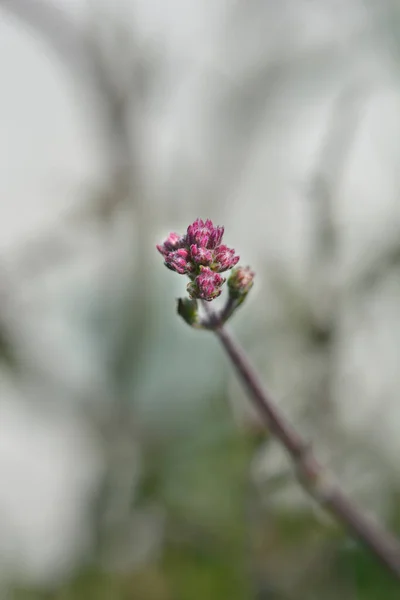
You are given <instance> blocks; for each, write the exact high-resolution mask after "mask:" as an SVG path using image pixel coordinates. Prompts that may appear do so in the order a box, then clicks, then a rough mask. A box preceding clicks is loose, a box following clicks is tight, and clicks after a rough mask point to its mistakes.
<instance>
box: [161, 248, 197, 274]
mask: <svg viewBox="0 0 400 600" xmlns="http://www.w3.org/2000/svg"><path fill="white" fill-rule="evenodd" d="M189 259H190V256H189V252H188V251H187V250H186V249H185V248H179V249H178V250H174V251H173V252H168V253H167V254H166V255H165V265H166V266H167V267H168V268H169V269H171V271H176V273H179V274H180V275H185V274H188V273H191V272H192V271H193V265H192V263H191V262H190V260H189Z"/></svg>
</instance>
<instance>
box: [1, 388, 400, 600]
mask: <svg viewBox="0 0 400 600" xmlns="http://www.w3.org/2000/svg"><path fill="white" fill-rule="evenodd" d="M259 444H260V436H259V433H258V432H257V433H256V434H255V435H254V434H253V433H252V432H246V431H239V430H238V428H237V427H236V426H235V424H234V423H233V421H232V419H231V416H230V407H229V406H228V405H227V403H226V399H225V398H224V397H219V398H218V397H217V398H215V397H212V398H210V399H209V401H208V402H206V403H205V407H204V411H203V415H202V416H200V417H199V421H198V424H197V426H196V427H195V428H194V429H191V430H190V431H188V432H186V434H185V435H181V436H180V437H178V438H177V439H175V440H174V441H173V442H171V440H169V441H168V440H163V441H162V442H160V441H159V440H158V442H157V443H153V444H149V445H148V447H147V450H146V453H145V456H144V469H143V477H142V482H141V489H140V493H139V495H138V498H137V502H138V504H139V505H140V504H143V505H146V503H148V502H149V501H150V502H154V501H157V502H159V503H161V504H162V506H163V507H164V508H165V510H166V514H167V522H166V531H165V540H164V543H163V549H162V553H161V555H160V556H159V557H157V558H156V559H154V561H153V562H150V563H147V564H145V565H141V566H140V567H138V566H137V567H135V568H132V570H131V572H126V571H124V572H106V571H105V570H104V569H102V568H100V567H98V566H94V565H93V566H91V567H87V568H85V569H83V570H82V572H80V573H77V574H75V576H74V577H73V578H72V579H71V581H70V582H68V583H64V584H63V585H62V586H60V587H59V588H58V589H54V590H52V591H46V592H43V591H42V592H41V591H33V590H27V589H25V590H24V589H19V590H15V591H14V592H13V594H12V595H11V596H10V598H11V600H204V599H207V600H221V599H227V598H229V599H231V600H250V599H251V598H268V599H270V600H274V599H275V600H317V599H318V600H321V598H323V599H324V600H335V599H339V598H340V600H352V599H355V598H357V600H382V599H383V598H385V599H387V600H392V599H393V600H394V599H395V598H399V586H398V584H397V582H395V581H394V580H393V579H392V578H391V577H390V576H389V575H387V573H386V572H385V571H384V569H383V568H382V567H381V566H380V565H379V564H377V563H376V561H375V560H374V559H373V557H371V556H370V555H369V554H368V553H367V552H366V551H365V550H364V549H363V548H361V547H359V546H358V545H357V544H356V543H354V542H352V541H350V540H349V539H348V538H347V536H346V535H345V533H344V532H343V531H342V530H341V529H340V528H339V527H337V526H336V525H334V524H332V523H328V522H323V521H322V520H321V519H320V518H319V516H318V514H317V513H315V512H314V511H313V510H310V511H304V510H303V511H299V512H296V513H295V512H293V511H289V510H288V509H284V508H283V506H282V507H279V504H278V507H277V505H276V503H275V504H272V505H271V508H268V506H267V507H265V506H263V507H262V509H261V510H260V511H258V513H257V514H258V520H256V522H255V523H250V522H249V519H248V514H247V513H246V506H247V501H248V495H249V494H252V495H253V496H255V497H257V494H258V492H257V490H256V489H253V488H252V487H251V485H250V484H249V465H250V461H251V459H252V457H253V455H254V452H255V451H256V450H257V448H258V446H259ZM273 493H274V492H273V491H272V494H273ZM395 521H396V519H395ZM263 590H264V591H263ZM265 590H268V592H266V591H265ZM257 594H258V595H257ZM262 594H264V595H262Z"/></svg>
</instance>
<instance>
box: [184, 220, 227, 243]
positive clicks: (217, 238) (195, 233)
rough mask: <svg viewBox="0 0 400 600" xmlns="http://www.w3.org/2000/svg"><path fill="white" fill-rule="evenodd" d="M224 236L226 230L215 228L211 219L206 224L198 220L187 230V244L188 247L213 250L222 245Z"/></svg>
mask: <svg viewBox="0 0 400 600" xmlns="http://www.w3.org/2000/svg"><path fill="white" fill-rule="evenodd" d="M223 234H224V228H223V227H214V225H213V222H212V221H211V220H210V219H207V221H206V222H204V221H203V220H202V219H197V220H196V221H195V222H194V223H192V225H189V227H188V228H187V233H186V243H187V244H188V246H192V245H193V244H194V245H196V246H199V247H201V248H208V249H213V248H215V247H216V246H218V245H219V244H220V243H221V240H222V236H223Z"/></svg>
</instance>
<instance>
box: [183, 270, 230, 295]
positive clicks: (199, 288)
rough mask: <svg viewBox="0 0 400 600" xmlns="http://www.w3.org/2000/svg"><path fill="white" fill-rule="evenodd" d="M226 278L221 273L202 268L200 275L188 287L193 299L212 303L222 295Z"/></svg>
mask: <svg viewBox="0 0 400 600" xmlns="http://www.w3.org/2000/svg"><path fill="white" fill-rule="evenodd" d="M224 282H225V278H224V277H222V276H221V275H220V274H219V273H214V271H211V269H210V268H209V267H203V266H201V267H200V275H198V276H197V277H196V278H195V280H194V281H193V282H191V283H189V285H188V286H187V290H188V292H189V296H190V297H191V298H200V299H201V300H207V301H208V302H210V301H211V300H214V298H217V297H218V296H219V295H220V294H221V291H222V290H221V286H222V284H223V283H224Z"/></svg>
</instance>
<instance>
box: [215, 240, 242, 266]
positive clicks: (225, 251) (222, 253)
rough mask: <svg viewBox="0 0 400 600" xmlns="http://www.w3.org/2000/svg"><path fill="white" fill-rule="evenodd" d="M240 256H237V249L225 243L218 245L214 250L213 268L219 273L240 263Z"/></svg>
mask: <svg viewBox="0 0 400 600" xmlns="http://www.w3.org/2000/svg"><path fill="white" fill-rule="evenodd" d="M239 258H240V257H239V256H235V251H234V250H233V249H232V248H228V247H227V246H224V245H222V246H218V248H216V249H215V251H214V261H213V264H212V269H214V270H215V271H218V272H219V273H222V272H223V271H227V270H228V269H231V268H232V267H234V266H235V265H236V264H237V263H238V261H239Z"/></svg>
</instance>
